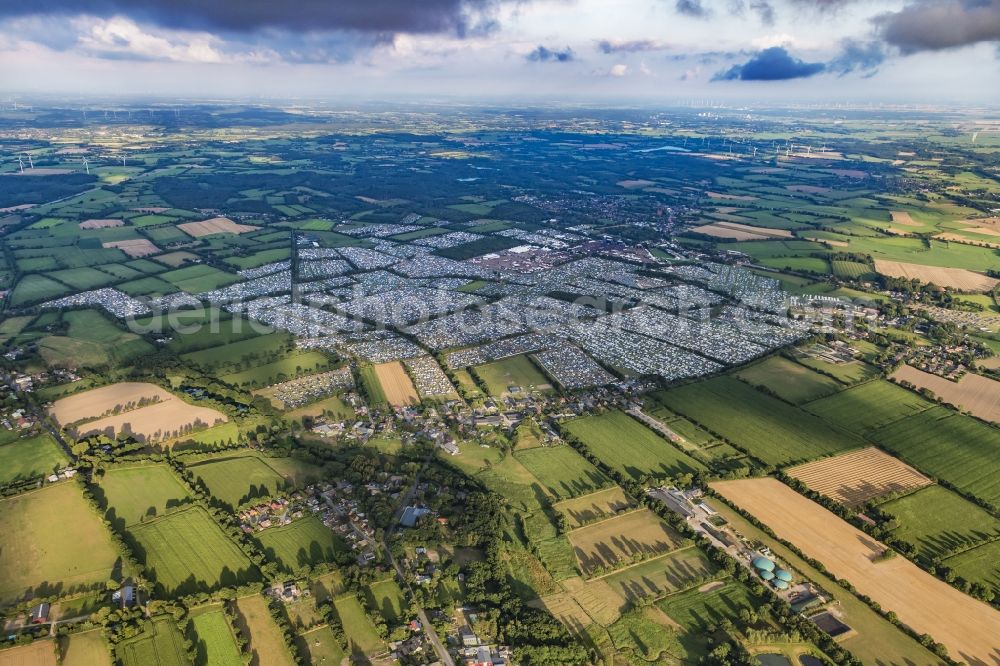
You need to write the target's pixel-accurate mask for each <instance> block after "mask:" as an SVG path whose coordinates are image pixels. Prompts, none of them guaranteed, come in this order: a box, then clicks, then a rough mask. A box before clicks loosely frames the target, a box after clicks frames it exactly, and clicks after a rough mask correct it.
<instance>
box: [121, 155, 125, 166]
mask: <svg viewBox="0 0 1000 666" xmlns="http://www.w3.org/2000/svg"><path fill="white" fill-rule="evenodd" d="M122 166H123V167H124V166H125V156H124V155H122Z"/></svg>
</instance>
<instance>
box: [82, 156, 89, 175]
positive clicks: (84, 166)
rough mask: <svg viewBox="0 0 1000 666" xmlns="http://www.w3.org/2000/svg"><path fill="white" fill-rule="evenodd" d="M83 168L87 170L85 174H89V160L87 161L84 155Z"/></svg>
mask: <svg viewBox="0 0 1000 666" xmlns="http://www.w3.org/2000/svg"><path fill="white" fill-rule="evenodd" d="M83 168H84V169H86V170H87V175H88V176H89V175H90V162H88V161H87V158H86V157H84V158H83Z"/></svg>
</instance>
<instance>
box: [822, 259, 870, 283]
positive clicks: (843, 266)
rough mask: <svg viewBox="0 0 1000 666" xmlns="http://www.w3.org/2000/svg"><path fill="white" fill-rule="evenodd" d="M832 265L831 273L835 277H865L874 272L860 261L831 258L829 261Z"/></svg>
mask: <svg viewBox="0 0 1000 666" xmlns="http://www.w3.org/2000/svg"><path fill="white" fill-rule="evenodd" d="M830 265H831V266H832V267H833V274H834V275H836V276H837V277H846V278H855V279H859V278H864V279H867V278H869V277H870V276H872V275H873V274H874V272H875V271H874V270H873V269H872V268H870V267H869V266H868V264H863V263H861V262H860V261H843V260H837V259H835V260H833V261H831V262H830Z"/></svg>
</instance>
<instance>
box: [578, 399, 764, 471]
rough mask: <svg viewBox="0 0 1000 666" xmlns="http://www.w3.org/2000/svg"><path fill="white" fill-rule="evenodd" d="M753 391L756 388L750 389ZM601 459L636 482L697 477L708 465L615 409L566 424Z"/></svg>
mask: <svg viewBox="0 0 1000 666" xmlns="http://www.w3.org/2000/svg"><path fill="white" fill-rule="evenodd" d="M750 390H753V389H750ZM562 425H563V427H564V428H565V429H566V430H567V431H568V432H569V433H570V434H571V435H572V436H574V437H576V438H577V439H579V440H580V441H581V442H583V444H584V445H585V446H586V447H587V448H588V449H589V450H590V452H591V453H593V454H594V455H595V456H597V458H598V459H599V460H601V461H602V462H604V463H605V464H607V465H608V466H610V467H612V468H613V469H616V470H618V471H619V472H621V473H622V474H625V475H626V476H630V477H632V478H633V479H636V480H638V479H641V478H643V477H645V476H652V477H655V478H665V477H672V476H678V475H680V474H695V473H697V472H701V471H704V469H705V466H704V465H702V464H701V463H700V462H698V461H697V460H695V459H694V458H691V457H690V456H688V455H686V454H684V453H682V452H681V451H678V450H677V449H675V448H674V446H673V445H672V444H671V443H670V442H668V441H667V440H665V439H663V438H662V437H660V436H659V435H657V434H656V433H654V432H653V431H652V430H650V429H649V428H647V427H645V426H644V425H642V424H640V423H639V422H637V421H635V420H634V419H633V418H632V417H630V416H628V415H627V414H625V413H624V412H620V411H617V410H612V411H608V412H605V413H603V414H600V415H596V416H584V417H582V418H576V419H572V420H570V421H567V422H565V423H564V424H562Z"/></svg>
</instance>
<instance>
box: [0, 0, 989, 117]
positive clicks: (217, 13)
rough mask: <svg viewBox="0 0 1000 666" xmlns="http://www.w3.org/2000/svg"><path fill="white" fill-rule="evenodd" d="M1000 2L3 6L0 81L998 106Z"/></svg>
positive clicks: (315, 92)
mask: <svg viewBox="0 0 1000 666" xmlns="http://www.w3.org/2000/svg"><path fill="white" fill-rule="evenodd" d="M997 91H1000V0H284V1H281V0H23V1H21V2H16V3H15V2H13V1H12V0H2V1H0V94H2V93H6V94H8V95H9V94H32V93H51V94H79V93H84V94H90V95H98V96H99V95H120V96H156V97H166V98H170V97H185V98H213V99H221V98H226V97H241V98H247V97H249V98H258V99H295V98H298V99H302V100H311V99H332V100H336V99H371V100H380V101H393V100H406V99H428V100H432V99H459V100H469V101H473V100H491V101H514V100H536V101H537V100H551V101H577V102H595V103H615V102H618V101H629V100H634V101H649V102H653V103H656V102H667V101H669V102H679V103H686V102H695V103H713V102H725V101H728V100H757V101H761V102H767V101H775V102H789V101H804V102H810V101H817V102H823V103H844V104H851V105H856V104H859V103H873V104H893V103H901V104H909V103H934V104H951V103H973V104H983V103H986V104H995V103H997V102H1000V94H998V92H997Z"/></svg>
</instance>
